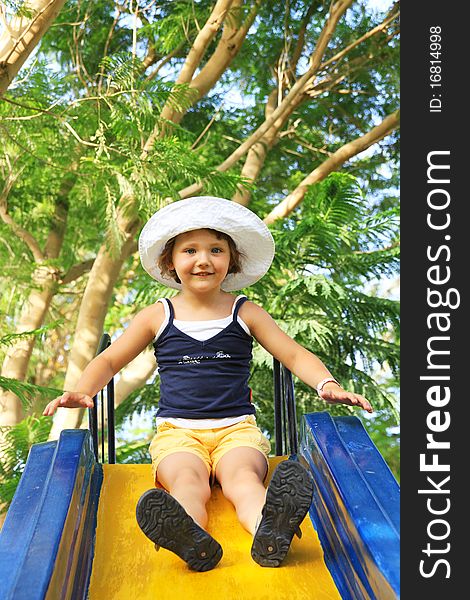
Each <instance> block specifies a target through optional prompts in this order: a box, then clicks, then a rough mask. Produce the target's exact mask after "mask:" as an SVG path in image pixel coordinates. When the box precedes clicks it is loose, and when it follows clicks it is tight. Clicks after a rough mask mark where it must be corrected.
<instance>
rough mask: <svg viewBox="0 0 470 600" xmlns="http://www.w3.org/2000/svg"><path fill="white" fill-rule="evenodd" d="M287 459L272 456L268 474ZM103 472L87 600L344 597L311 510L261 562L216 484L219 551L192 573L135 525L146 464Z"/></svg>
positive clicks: (212, 518)
mask: <svg viewBox="0 0 470 600" xmlns="http://www.w3.org/2000/svg"><path fill="white" fill-rule="evenodd" d="M284 459H285V457H276V458H272V459H270V473H269V475H268V480H269V477H270V476H271V473H272V470H273V468H274V467H275V466H276V464H277V463H278V462H279V461H281V460H284ZM103 471H104V481H103V487H102V490H101V496H100V503H99V507H98V517H97V519H98V520H97V530H96V546H95V556H94V560H93V570H92V575H91V582H90V588H89V599H90V600H104V599H107V600H133V599H136V600H137V599H139V600H147V599H149V600H150V599H151V600H155V599H158V600H166V599H171V600H179V599H180V598H181V599H184V600H192V599H196V598H197V599H201V600H203V599H207V600H212V599H216V598H220V600H222V599H223V600H226V599H227V600H230V599H232V598H233V599H237V600H252V599H253V600H255V599H256V600H268V599H269V600H307V599H309V600H310V599H311V600H341V597H340V595H339V593H338V591H337V589H336V586H335V584H334V582H333V580H332V578H331V575H330V573H329V571H328V569H327V567H326V566H325V563H324V560H323V552H322V549H321V546H320V542H319V540H318V536H317V534H316V532H315V530H314V528H313V526H312V523H311V521H310V517H309V516H308V515H307V517H306V518H305V520H304V522H303V524H302V526H301V529H302V534H303V535H302V539H300V540H299V539H298V538H297V536H294V540H293V542H292V545H291V549H290V551H289V554H288V555H287V557H286V559H285V561H284V562H283V564H282V566H280V567H278V568H264V567H261V566H259V565H258V564H256V563H255V562H254V561H253V559H252V558H251V555H250V548H251V543H252V536H251V535H250V534H249V533H248V532H247V531H245V530H244V529H243V527H242V526H241V525H240V523H239V522H238V520H237V517H236V514H235V510H234V508H233V506H232V505H231V503H230V502H229V501H228V500H226V499H225V498H224V496H223V494H222V491H221V489H220V487H219V486H218V485H216V486H215V487H214V488H213V493H212V498H211V500H210V501H209V504H208V513H209V525H208V530H209V532H210V533H211V534H212V535H213V536H214V537H215V538H216V539H217V540H218V542H219V543H220V544H221V546H222V548H223V550H224V555H223V557H222V560H221V561H220V563H219V564H218V565H217V566H216V567H215V569H213V570H212V571H208V572H206V573H196V572H193V571H191V570H190V569H189V568H188V567H187V565H186V564H185V563H184V562H183V561H182V560H181V559H180V558H179V557H177V556H176V555H174V554H173V553H172V552H169V551H168V550H165V549H164V548H161V549H160V551H159V552H156V551H155V549H154V546H153V544H152V543H151V542H150V541H149V540H148V539H147V538H146V537H145V535H144V534H143V533H142V532H141V530H140V528H139V526H138V525H137V521H136V519H135V506H136V504H137V501H138V499H139V497H140V496H141V494H142V493H143V492H145V491H146V490H148V489H150V488H152V487H153V481H152V470H151V467H150V465H103Z"/></svg>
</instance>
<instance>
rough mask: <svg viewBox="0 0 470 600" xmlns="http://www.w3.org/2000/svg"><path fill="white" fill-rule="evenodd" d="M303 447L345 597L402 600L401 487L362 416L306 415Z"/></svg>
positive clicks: (318, 516) (316, 515)
mask: <svg viewBox="0 0 470 600" xmlns="http://www.w3.org/2000/svg"><path fill="white" fill-rule="evenodd" d="M300 452H301V455H302V456H303V457H304V459H305V460H306V461H307V462H308V464H309V466H310V468H311V470H312V473H313V477H314V483H315V491H314V499H313V503H312V507H311V511H310V516H311V518H312V521H313V522H314V525H315V527H316V529H317V532H318V535H319V537H320V540H321V543H322V546H323V550H324V553H325V561H326V563H327V565H328V568H329V569H330V572H331V574H332V576H333V578H334V580H335V583H336V585H337V587H338V590H339V591H340V593H341V596H342V598H343V599H344V600H396V599H397V598H399V594H400V592H399V590H400V583H399V574H400V570H399V569H400V567H399V556H400V555H399V550H400V534H399V527H400V516H399V505H400V490H399V486H398V484H397V482H396V480H395V478H394V477H393V474H392V473H391V471H390V469H389V468H388V466H387V464H386V463H385V461H384V460H383V458H382V456H381V455H380V453H379V451H378V450H377V448H376V447H375V445H374V444H373V442H372V440H371V439H370V437H369V435H368V434H367V432H366V431H365V429H364V428H363V426H362V424H361V422H360V421H359V419H357V418H356V417H336V418H332V417H331V416H330V415H329V414H328V413H313V414H309V415H305V417H304V419H303V421H302V432H301V448H300Z"/></svg>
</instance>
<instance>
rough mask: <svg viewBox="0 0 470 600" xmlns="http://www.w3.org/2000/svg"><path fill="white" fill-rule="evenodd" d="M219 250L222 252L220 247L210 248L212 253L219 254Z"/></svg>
mask: <svg viewBox="0 0 470 600" xmlns="http://www.w3.org/2000/svg"><path fill="white" fill-rule="evenodd" d="M220 252H223V250H222V248H212V253H213V254H220Z"/></svg>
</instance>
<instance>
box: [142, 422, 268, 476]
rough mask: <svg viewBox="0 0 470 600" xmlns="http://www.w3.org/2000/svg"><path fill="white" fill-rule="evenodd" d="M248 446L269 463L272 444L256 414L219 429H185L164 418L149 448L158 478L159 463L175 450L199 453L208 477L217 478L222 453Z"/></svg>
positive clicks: (153, 468) (154, 471) (197, 454)
mask: <svg viewBox="0 0 470 600" xmlns="http://www.w3.org/2000/svg"><path fill="white" fill-rule="evenodd" d="M247 446H248V447H249V448H256V449H257V450H259V451H260V452H261V453H262V454H264V456H265V458H266V463H267V464H268V465H269V462H268V454H269V452H270V450H271V443H270V441H269V440H268V439H267V438H266V437H265V436H264V435H263V433H262V432H261V429H259V427H258V426H257V425H256V419H255V417H254V416H253V415H249V416H248V417H247V418H246V419H245V420H244V421H240V423H235V425H230V426H229V427H219V428H217V429H186V428H184V427H177V426H176V425H172V424H171V423H168V422H167V421H165V422H163V423H161V424H160V425H159V426H158V427H157V433H156V434H155V436H154V437H153V439H152V442H151V444H150V447H149V451H150V456H151V457H152V470H153V476H154V479H155V480H156V474H157V467H158V465H159V463H160V462H161V461H162V460H163V459H164V458H165V457H166V456H169V455H170V454H174V453H175V452H191V454H195V455H196V456H199V458H201V459H202V461H203V462H204V464H205V465H206V467H207V470H208V471H209V476H210V475H212V476H213V477H214V478H215V468H216V466H217V463H218V462H219V460H220V459H221V458H222V456H223V455H224V454H225V453H226V452H228V451H229V450H232V449H233V448H240V447H247Z"/></svg>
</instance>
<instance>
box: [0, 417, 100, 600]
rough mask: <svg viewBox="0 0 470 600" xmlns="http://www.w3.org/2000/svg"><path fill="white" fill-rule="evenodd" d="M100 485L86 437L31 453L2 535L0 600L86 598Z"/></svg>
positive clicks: (77, 435) (76, 432)
mask: <svg viewBox="0 0 470 600" xmlns="http://www.w3.org/2000/svg"><path fill="white" fill-rule="evenodd" d="M102 479H103V475H102V468H101V466H100V465H99V464H97V463H96V462H95V457H94V453H93V448H92V443H91V437H90V433H89V431H87V430H83V429H70V430H65V431H63V432H62V433H61V436H60V439H59V441H58V442H46V443H43V444H35V445H34V446H32V448H31V451H30V453H29V456H28V461H27V463H26V467H25V470H24V473H23V475H22V477H21V480H20V483H19V485H18V488H17V490H16V494H15V496H14V498H13V502H12V504H11V506H10V509H9V511H8V513H7V516H6V519H5V523H4V525H3V528H2V530H1V532H0V598H1V599H2V600H43V599H44V598H49V599H53V600H61V599H62V598H73V599H74V600H78V599H82V598H83V599H85V598H86V593H87V590H88V583H89V577H90V574H91V566H92V561H93V550H94V547H93V544H94V537H95V536H94V534H95V528H96V512H97V508H98V499H99V494H100V489H101V483H102Z"/></svg>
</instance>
